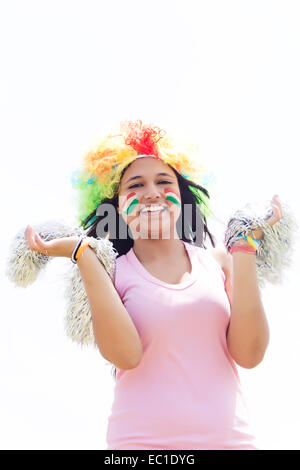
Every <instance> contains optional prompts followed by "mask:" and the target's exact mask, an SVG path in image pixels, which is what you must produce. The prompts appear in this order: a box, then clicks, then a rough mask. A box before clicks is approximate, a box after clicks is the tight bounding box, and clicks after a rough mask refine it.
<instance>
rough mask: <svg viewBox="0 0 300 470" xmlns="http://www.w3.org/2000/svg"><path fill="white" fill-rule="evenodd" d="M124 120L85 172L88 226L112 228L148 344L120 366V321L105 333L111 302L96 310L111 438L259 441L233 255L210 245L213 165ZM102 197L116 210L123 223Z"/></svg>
mask: <svg viewBox="0 0 300 470" xmlns="http://www.w3.org/2000/svg"><path fill="white" fill-rule="evenodd" d="M121 128H122V133H121V134H117V135H111V136H109V138H107V139H106V140H103V141H102V143H101V144H100V145H99V147H98V148H97V150H96V151H95V152H91V153H90V154H88V156H87V157H86V159H85V167H84V171H83V172H82V173H81V178H79V179H77V181H75V187H77V188H78V189H79V190H80V194H81V198H80V209H81V210H80V214H81V215H80V223H81V225H82V227H83V228H84V229H85V230H86V234H87V235H88V236H92V237H105V238H106V237H109V240H110V242H111V243H112V245H113V247H114V248H115V249H116V251H117V253H118V255H117V259H116V275H115V278H114V288H115V289H116V292H117V294H118V296H119V298H120V299H121V301H122V304H123V306H124V307H125V309H126V312H127V313H128V315H129V317H130V318H131V320H132V322H133V324H134V325H135V328H136V332H137V334H138V337H139V339H140V341H141V345H142V351H141V354H140V355H139V356H138V359H137V356H135V358H134V357H133V358H132V364H134V366H133V367H130V368H122V367H120V366H118V364H119V363H121V362H122V355H124V350H123V349H122V348H121V347H120V344H119V343H118V341H119V340H118V338H117V336H116V335H118V334H119V329H120V325H118V322H116V324H115V327H114V331H113V330H111V331H110V333H109V335H108V334H106V335H104V329H105V325H104V323H105V312H104V311H96V310H95V309H94V312H95V314H94V315H95V317H97V319H96V320H95V321H94V327H95V334H97V331H96V330H97V328H101V329H102V338H103V341H104V337H105V338H106V343H107V344H106V346H107V347H106V352H105V358H106V359H107V360H109V361H110V362H111V363H112V364H113V370H114V377H115V380H116V388H115V399H114V403H113V406H112V410H111V415H110V417H109V424H108V430H107V443H108V447H107V448H108V449H162V448H164V449H230V448H231V449H254V448H255V445H254V437H253V435H252V434H251V431H250V428H249V425H248V422H247V419H246V418H245V416H246V414H247V410H246V406H245V404H244V401H243V394H242V391H241V388H240V382H239V377H238V372H237V368H236V365H235V363H234V360H233V359H232V357H231V356H230V353H229V351H228V348H227V341H226V332H227V329H228V325H229V320H230V299H229V298H228V296H227V294H226V290H225V280H226V276H225V273H224V270H223V269H222V268H223V261H224V258H223V257H222V256H221V254H220V253H219V252H218V250H216V251H215V252H216V254H217V253H219V254H217V255H216V256H215V257H214V256H213V255H212V252H211V251H209V250H208V249H207V246H206V244H205V242H206V237H207V236H209V239H210V243H211V246H212V247H213V248H214V247H215V239H214V236H213V235H212V234H211V233H210V231H209V229H208V226H207V216H209V215H210V208H209V193H208V190H207V189H206V188H205V187H204V185H202V184H201V181H202V180H204V176H205V174H206V173H207V171H205V170H204V168H203V167H202V166H201V165H200V164H199V163H196V160H195V161H193V158H192V152H191V154H188V155H187V154H184V153H183V152H182V151H178V152H177V151H176V147H174V146H172V145H171V143H170V142H171V141H170V139H169V138H168V137H167V136H162V131H161V130H160V129H158V128H154V127H153V126H152V127H151V126H144V125H143V124H142V123H141V121H137V122H135V123H134V122H126V123H123V126H121ZM120 138H121V140H120ZM122 139H123V141H122ZM108 155H110V158H111V163H112V165H111V167H109V163H108V162H109V157H108ZM87 179H88V181H89V182H90V184H87V182H88V181H87ZM104 207H112V208H113V209H114V212H113V213H114V223H113V224H112V223H111V221H110V220H107V219H105V217H106V215H105V214H104V210H102V209H104ZM91 208H92V210H90V209H91ZM106 220H107V224H104V223H103V222H105V221H106ZM216 260H217V262H216ZM95 289H96V290H97V291H98V288H97V287H96V286H95ZM91 298H92V296H91ZM101 317H103V318H102V319H101ZM123 334H124V337H123V344H122V345H123V346H124V344H125V343H124V339H125V337H126V335H127V334H128V335H129V331H128V332H126V330H123ZM98 337H100V336H98ZM128 339H129V336H128ZM128 344H129V343H128ZM102 351H103V352H104V349H102ZM136 351H137V348H136V349H135V352H136ZM132 352H133V351H132ZM174 385H175V386H174ZM170 387H171V389H170ZM128 416H130V420H129V419H128Z"/></svg>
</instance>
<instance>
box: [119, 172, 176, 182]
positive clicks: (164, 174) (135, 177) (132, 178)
mask: <svg viewBox="0 0 300 470" xmlns="http://www.w3.org/2000/svg"><path fill="white" fill-rule="evenodd" d="M156 176H168V178H173V179H174V176H172V175H170V174H169V173H157V174H156ZM137 178H143V176H132V177H131V178H129V179H128V180H127V181H126V183H125V184H127V183H129V181H131V180H136V179H137Z"/></svg>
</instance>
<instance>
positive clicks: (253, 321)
mask: <svg viewBox="0 0 300 470" xmlns="http://www.w3.org/2000/svg"><path fill="white" fill-rule="evenodd" d="M213 256H214V257H215V259H216V260H217V261H218V262H219V264H220V266H221V267H222V269H223V271H224V273H225V276H226V281H225V290H226V293H227V296H228V300H229V303H230V306H231V315H230V322H229V326H228V329H227V347H228V351H229V353H230V355H231V356H232V358H233V359H234V361H235V362H236V363H237V364H238V365H239V366H241V367H245V368H247V369H250V368H253V367H255V366H256V365H258V364H259V363H260V362H261V361H262V359H263V357H264V354H265V351H266V349H267V346H268V343H269V327H268V322H267V318H266V315H265V311H264V308H263V305H262V302H261V298H260V292H259V288H258V284H257V276H256V266H255V256H254V255H251V254H248V253H240V252H235V253H233V254H232V255H231V254H229V253H227V251H226V249H225V247H224V246H218V247H217V248H215V249H214V253H213Z"/></svg>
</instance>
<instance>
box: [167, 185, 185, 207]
mask: <svg viewBox="0 0 300 470" xmlns="http://www.w3.org/2000/svg"><path fill="white" fill-rule="evenodd" d="M165 193H166V195H167V197H166V199H167V201H171V202H173V203H174V204H176V205H177V206H180V205H181V203H180V199H179V196H178V195H177V194H176V191H174V189H171V188H165Z"/></svg>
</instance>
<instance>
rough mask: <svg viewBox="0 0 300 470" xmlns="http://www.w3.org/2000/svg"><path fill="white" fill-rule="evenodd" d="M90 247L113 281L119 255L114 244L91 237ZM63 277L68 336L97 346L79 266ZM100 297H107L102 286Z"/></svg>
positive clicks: (72, 267)
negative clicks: (66, 303)
mask: <svg viewBox="0 0 300 470" xmlns="http://www.w3.org/2000/svg"><path fill="white" fill-rule="evenodd" d="M89 246H90V247H91V248H92V249H93V250H94V251H95V253H96V255H97V258H98V259H99V261H100V262H101V263H102V265H103V266H104V268H105V269H106V272H107V273H108V275H109V276H110V278H111V280H112V281H113V280H114V277H115V269H116V257H117V255H118V253H117V251H116V250H115V249H114V247H113V244H112V243H111V242H110V241H109V240H107V239H104V238H93V237H90V242H89ZM63 277H64V278H65V281H66V290H65V296H66V298H67V302H68V305H67V313H66V316H65V331H66V334H67V336H68V337H69V338H71V339H72V340H73V341H75V342H76V343H79V344H81V345H85V344H93V345H94V346H95V345H96V344H95V338H94V333H93V324H92V315H91V311H90V305H89V301H88V297H87V294H86V291H85V288H84V284H83V280H82V277H81V274H80V271H79V268H78V266H77V264H73V263H70V266H68V269H67V272H66V273H65V274H64V275H63ZM99 295H104V296H105V292H103V291H102V292H101V286H99Z"/></svg>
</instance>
